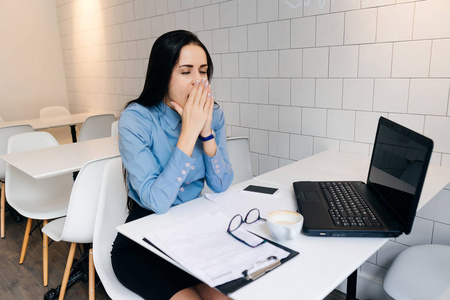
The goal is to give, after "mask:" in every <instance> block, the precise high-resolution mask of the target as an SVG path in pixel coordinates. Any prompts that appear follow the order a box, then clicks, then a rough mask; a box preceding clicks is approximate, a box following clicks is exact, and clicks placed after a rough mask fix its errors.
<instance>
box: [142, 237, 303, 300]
mask: <svg viewBox="0 0 450 300" xmlns="http://www.w3.org/2000/svg"><path fill="white" fill-rule="evenodd" d="M253 234H254V233H253ZM255 235H257V234H255ZM258 236H259V235H258ZM259 237H260V236H259ZM260 238H262V237H260ZM262 239H264V240H265V241H266V242H267V243H270V244H272V245H274V246H276V247H279V248H281V249H283V250H284V251H286V252H289V255H288V256H287V257H286V258H283V259H281V260H278V259H277V258H275V257H273V256H272V257H268V258H267V260H268V261H269V264H268V265H267V266H266V267H264V268H261V269H257V270H256V271H255V272H251V270H246V271H244V272H242V275H243V277H241V278H238V279H235V280H232V281H229V282H227V283H224V284H221V285H218V286H215V288H216V289H218V290H219V291H221V292H222V293H224V294H225V295H228V294H230V293H232V292H234V291H237V290H238V289H240V288H241V287H244V286H246V285H247V284H249V283H252V282H253V281H255V280H257V279H258V278H260V277H261V276H264V275H265V274H267V273H268V272H270V271H272V270H273V269H275V268H277V267H279V266H281V265H282V264H284V263H285V262H287V261H288V260H290V259H291V258H293V257H295V256H297V255H298V254H299V252H297V251H294V250H292V249H290V248H287V247H285V246H282V245H280V244H278V243H275V242H273V241H270V240H268V239H265V238H262ZM143 240H144V241H145V242H146V243H148V244H150V245H152V246H153V247H155V248H156V249H158V250H159V251H161V252H162V253H164V254H165V255H166V256H167V257H169V258H170V256H168V255H167V254H166V253H165V252H163V251H162V250H161V249H159V248H158V247H156V246H155V244H153V243H152V242H150V241H149V240H148V239H147V238H143Z"/></svg>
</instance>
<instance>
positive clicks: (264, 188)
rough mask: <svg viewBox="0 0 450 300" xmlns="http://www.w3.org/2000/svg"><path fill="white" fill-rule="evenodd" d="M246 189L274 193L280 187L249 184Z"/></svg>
mask: <svg viewBox="0 0 450 300" xmlns="http://www.w3.org/2000/svg"><path fill="white" fill-rule="evenodd" d="M244 191H247V192H256V193H263V194H269V195H273V194H275V193H276V192H277V191H278V189H276V188H271V187H267V186H260V185H249V186H248V187H246V188H245V189H244Z"/></svg>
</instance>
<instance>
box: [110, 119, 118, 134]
mask: <svg viewBox="0 0 450 300" xmlns="http://www.w3.org/2000/svg"><path fill="white" fill-rule="evenodd" d="M118 135H119V121H114V122H112V124H111V136H118Z"/></svg>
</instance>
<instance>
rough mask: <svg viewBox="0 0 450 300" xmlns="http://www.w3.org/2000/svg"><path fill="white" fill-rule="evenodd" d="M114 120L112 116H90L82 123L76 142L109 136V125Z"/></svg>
mask: <svg viewBox="0 0 450 300" xmlns="http://www.w3.org/2000/svg"><path fill="white" fill-rule="evenodd" d="M115 120H116V117H115V116H114V115H113V114H104V115H95V116H90V117H89V118H87V119H86V121H84V123H83V125H82V126H81V129H80V134H79V135H78V141H79V142H81V141H87V140H92V139H98V138H103V137H108V136H111V124H112V123H113V122H114V121H115Z"/></svg>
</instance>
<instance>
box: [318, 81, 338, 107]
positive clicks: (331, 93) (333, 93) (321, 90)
mask: <svg viewBox="0 0 450 300" xmlns="http://www.w3.org/2000/svg"><path fill="white" fill-rule="evenodd" d="M316 107H322V108H342V79H317V80H316Z"/></svg>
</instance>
